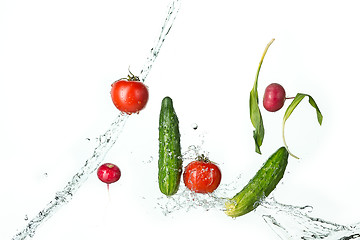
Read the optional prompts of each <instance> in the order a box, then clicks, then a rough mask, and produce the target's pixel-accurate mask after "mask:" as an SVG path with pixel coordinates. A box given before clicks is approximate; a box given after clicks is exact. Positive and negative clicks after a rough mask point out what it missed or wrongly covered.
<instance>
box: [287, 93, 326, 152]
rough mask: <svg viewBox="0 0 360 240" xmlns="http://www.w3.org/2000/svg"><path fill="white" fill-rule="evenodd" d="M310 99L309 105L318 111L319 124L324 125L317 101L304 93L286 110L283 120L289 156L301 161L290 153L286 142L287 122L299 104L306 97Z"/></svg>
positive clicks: (297, 96)
mask: <svg viewBox="0 0 360 240" xmlns="http://www.w3.org/2000/svg"><path fill="white" fill-rule="evenodd" d="M306 96H307V97H309V103H310V105H311V106H313V107H314V108H315V109H316V116H317V119H318V122H319V124H320V125H321V124H322V120H323V116H322V114H321V112H320V109H319V107H318V106H317V104H316V102H315V100H314V99H313V98H312V97H311V96H310V95H308V94H304V93H298V94H297V95H296V96H295V98H294V100H293V101H292V102H291V104H290V105H289V107H288V108H287V109H286V112H285V115H284V118H283V125H282V136H283V141H284V145H285V147H286V150H287V151H288V152H289V154H290V155H291V156H292V157H294V158H296V159H299V158H298V157H297V156H295V155H294V154H292V153H291V152H290V151H289V148H288V146H287V144H286V141H285V122H286V120H287V119H288V118H289V117H290V115H291V113H292V112H293V111H294V109H295V108H296V106H297V105H299V103H300V102H301V100H303V99H304V97H306Z"/></svg>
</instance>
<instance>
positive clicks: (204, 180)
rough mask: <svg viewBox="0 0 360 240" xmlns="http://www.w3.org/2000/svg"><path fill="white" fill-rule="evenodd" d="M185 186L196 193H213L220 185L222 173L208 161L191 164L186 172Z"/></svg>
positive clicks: (186, 168) (197, 161)
mask: <svg viewBox="0 0 360 240" xmlns="http://www.w3.org/2000/svg"><path fill="white" fill-rule="evenodd" d="M183 180H184V183H185V186H186V187H187V188H188V189H190V190H191V191H194V192H196V193H211V192H213V191H214V190H215V189H217V187H218V186H219V185H220V181H221V171H220V169H219V167H218V166H217V165H216V164H214V163H212V162H210V161H208V160H196V161H193V162H190V163H189V164H188V165H187V166H186V167H185V170H184V174H183Z"/></svg>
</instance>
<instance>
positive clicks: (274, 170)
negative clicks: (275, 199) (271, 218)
mask: <svg viewBox="0 0 360 240" xmlns="http://www.w3.org/2000/svg"><path fill="white" fill-rule="evenodd" d="M288 157H289V153H288V151H287V150H286V148H285V147H281V148H279V149H278V150H277V151H276V152H275V153H274V154H273V155H271V156H270V158H269V159H268V160H267V161H266V162H265V164H264V165H263V166H262V167H261V169H260V170H259V171H258V172H257V173H256V174H255V176H254V177H253V178H252V179H251V180H250V181H249V183H248V184H247V185H246V186H245V187H244V188H243V189H242V190H241V191H240V192H239V193H237V194H236V195H235V196H234V197H233V198H231V199H229V200H227V201H226V202H225V208H226V210H225V213H226V214H227V215H228V216H230V217H239V216H241V215H244V214H246V213H249V212H251V211H252V210H254V209H255V208H257V207H258V206H259V205H260V203H261V200H262V199H264V198H265V197H267V196H269V194H270V193H271V192H272V191H273V190H274V189H275V187H276V185H277V184H278V183H279V181H280V180H281V179H282V177H283V176H284V172H285V169H286V166H287V163H288Z"/></svg>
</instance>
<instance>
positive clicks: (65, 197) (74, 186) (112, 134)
mask: <svg viewBox="0 0 360 240" xmlns="http://www.w3.org/2000/svg"><path fill="white" fill-rule="evenodd" d="M179 8H180V0H173V1H172V2H171V3H170V5H169V10H168V13H167V16H166V19H165V21H164V24H163V26H162V28H161V33H160V36H159V38H158V39H157V41H156V43H155V46H154V47H153V48H151V51H150V55H149V57H148V58H147V61H146V64H145V65H144V67H143V69H142V70H141V73H140V79H141V80H142V81H145V79H146V77H147V75H148V74H149V72H150V70H151V68H152V66H153V64H154V61H155V60H156V58H157V56H158V54H159V52H160V49H161V47H162V44H163V42H164V41H165V38H166V36H167V35H168V33H169V31H170V29H171V27H172V24H173V23H174V21H175V19H176V15H177V13H178V11H179ZM128 118H129V115H127V114H119V115H118V116H117V118H116V119H115V121H114V122H113V123H112V124H111V126H110V128H109V129H108V130H107V131H106V132H105V133H104V134H103V135H101V136H100V137H99V138H98V143H97V144H98V145H97V146H96V147H95V149H94V152H93V154H92V156H91V157H90V158H89V159H88V160H86V162H85V165H84V166H83V167H82V168H81V169H80V170H79V171H78V172H77V173H76V174H75V175H74V176H73V177H72V179H71V180H70V181H69V182H68V183H67V184H66V186H65V187H64V188H63V189H62V190H60V191H58V192H57V193H56V194H55V197H54V199H53V200H52V201H50V202H49V203H48V204H47V205H46V206H45V208H44V209H42V210H41V211H40V212H39V213H38V214H37V215H36V216H35V217H33V218H32V219H31V220H30V221H29V222H28V224H27V225H26V226H25V228H24V229H23V230H21V231H20V232H18V233H17V234H16V235H15V236H14V237H13V238H12V240H23V239H25V238H27V237H28V236H29V237H33V236H34V235H35V232H36V229H37V228H38V227H39V226H40V225H41V224H42V223H44V222H45V221H46V220H47V219H49V218H50V217H51V216H53V214H54V213H55V212H56V210H58V209H59V208H60V207H61V206H63V205H64V204H66V203H68V202H69V201H70V200H71V199H72V197H73V196H74V194H75V192H76V191H77V190H78V189H79V188H80V187H81V186H82V184H83V183H84V182H85V181H86V180H87V179H88V177H89V176H90V174H91V173H93V172H94V171H96V169H97V168H98V167H99V166H100V164H101V162H102V161H103V159H104V158H105V156H106V154H107V153H108V151H109V150H110V149H111V147H112V146H113V145H114V143H115V142H116V141H117V139H118V137H119V135H120V133H121V132H122V130H123V128H124V126H125V123H126V120H127V119H128Z"/></svg>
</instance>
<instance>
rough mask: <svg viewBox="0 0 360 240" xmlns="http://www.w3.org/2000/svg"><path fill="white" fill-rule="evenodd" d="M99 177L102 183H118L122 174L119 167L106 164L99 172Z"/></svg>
mask: <svg viewBox="0 0 360 240" xmlns="http://www.w3.org/2000/svg"><path fill="white" fill-rule="evenodd" d="M97 176H98V178H99V179H100V181H102V182H104V183H107V184H108V186H109V184H111V183H114V182H117V181H118V180H119V179H120V177H121V172H120V169H119V167H118V166H116V165H115V164H113V163H104V164H103V165H101V166H100V167H99V168H98V170H97Z"/></svg>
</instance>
